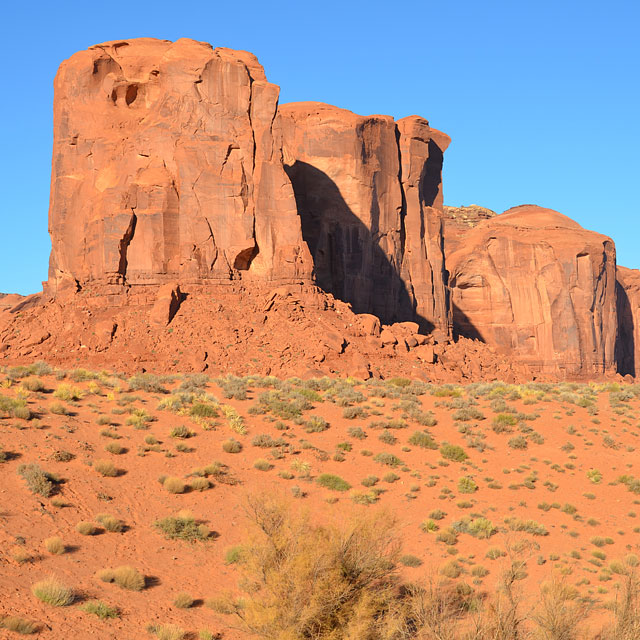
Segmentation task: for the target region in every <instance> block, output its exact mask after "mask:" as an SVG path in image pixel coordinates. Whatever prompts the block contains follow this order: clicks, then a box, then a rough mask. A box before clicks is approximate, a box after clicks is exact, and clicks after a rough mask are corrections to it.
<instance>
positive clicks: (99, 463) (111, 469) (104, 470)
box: [93, 460, 118, 478]
mask: <svg viewBox="0 0 640 640" xmlns="http://www.w3.org/2000/svg"><path fill="white" fill-rule="evenodd" d="M93 468H94V469H95V470H96V471H97V472H98V473H99V474H100V475H101V476H105V477H107V478H115V477H116V476H117V475H118V469H116V467H115V465H114V464H113V462H111V460H96V461H95V462H94V463H93Z"/></svg>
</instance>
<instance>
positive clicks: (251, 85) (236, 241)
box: [48, 38, 311, 292]
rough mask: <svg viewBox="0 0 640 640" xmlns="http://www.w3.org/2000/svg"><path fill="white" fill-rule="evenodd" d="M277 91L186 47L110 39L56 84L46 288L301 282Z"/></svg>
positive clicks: (303, 260)
mask: <svg viewBox="0 0 640 640" xmlns="http://www.w3.org/2000/svg"><path fill="white" fill-rule="evenodd" d="M278 93H279V89H278V87H277V86H275V85H273V84H270V83H269V82H267V81H266V78H265V75H264V71H263V69H262V67H261V66H260V65H259V64H258V61H257V59H256V58H255V57H254V56H253V55H252V54H249V53H246V52H243V51H232V50H229V49H215V50H214V49H213V48H212V47H211V46H210V45H207V44H204V43H200V42H196V41H193V40H188V39H181V40H178V41H177V42H175V43H172V42H168V41H160V40H154V39H150V38H141V39H137V40H129V41H122V42H108V43H105V44H101V45H96V46H94V47H90V48H89V49H88V50H87V51H81V52H79V53H76V54H75V55H73V56H72V57H71V58H70V59H69V60H67V61H65V62H63V63H62V65H61V66H60V69H59V71H58V74H57V76H56V80H55V102H54V148H53V170H52V182H51V202H50V210H49V231H50V234H51V240H52V253H51V259H50V269H49V282H48V286H49V289H50V290H51V291H52V292H55V291H56V290H57V289H58V288H59V287H61V286H62V285H63V284H64V283H73V284H74V285H75V284H76V283H77V284H78V285H80V286H85V285H86V284H89V283H94V284H95V283H98V284H112V283H123V282H126V283H129V284H137V283H150V284H158V283H161V282H164V281H167V280H175V279H180V280H182V281H193V282H201V281H206V280H209V279H214V280H216V279H218V280H225V279H230V278H237V277H240V276H241V275H242V276H243V277H245V278H260V279H266V280H290V279H298V278H303V279H304V278H309V277H310V273H311V263H310V256H309V254H308V249H307V247H306V244H305V243H304V241H303V240H302V236H301V232H300V224H299V221H298V215H297V211H296V203H295V199H294V194H293V190H292V188H291V185H290V183H289V181H288V179H287V176H286V174H285V172H284V168H283V164H282V151H281V131H280V124H279V118H278V117H277V111H276V110H277V102H278Z"/></svg>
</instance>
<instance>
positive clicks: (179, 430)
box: [169, 425, 193, 438]
mask: <svg viewBox="0 0 640 640" xmlns="http://www.w3.org/2000/svg"><path fill="white" fill-rule="evenodd" d="M192 435H193V433H192V432H191V430H190V429H189V428H188V427H185V426H184V425H180V426H178V427H173V429H171V431H170V432H169V437H170V438H190V437H191V436H192Z"/></svg>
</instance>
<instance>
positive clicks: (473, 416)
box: [451, 407, 485, 422]
mask: <svg viewBox="0 0 640 640" xmlns="http://www.w3.org/2000/svg"><path fill="white" fill-rule="evenodd" d="M451 417H452V418H453V419H454V420H458V421H460V422H470V421H471V420H484V419H485V415H484V413H482V411H480V410H479V409H476V407H462V408H460V409H458V410H457V411H455V412H454V413H453V415H452V416H451Z"/></svg>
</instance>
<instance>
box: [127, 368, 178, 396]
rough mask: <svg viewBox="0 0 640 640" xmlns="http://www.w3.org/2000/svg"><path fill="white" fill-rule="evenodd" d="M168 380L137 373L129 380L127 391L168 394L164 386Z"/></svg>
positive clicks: (151, 374)
mask: <svg viewBox="0 0 640 640" xmlns="http://www.w3.org/2000/svg"><path fill="white" fill-rule="evenodd" d="M168 381H169V379H168V378H166V377H162V376H157V375H154V374H153V373H138V374H136V375H135V376H133V377H131V378H129V380H128V382H129V391H147V392H148V393H169V391H168V390H167V389H166V388H165V387H164V384H166V382H168Z"/></svg>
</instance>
